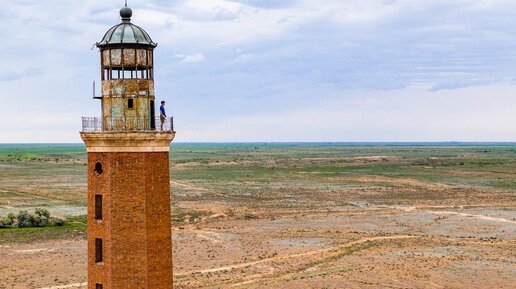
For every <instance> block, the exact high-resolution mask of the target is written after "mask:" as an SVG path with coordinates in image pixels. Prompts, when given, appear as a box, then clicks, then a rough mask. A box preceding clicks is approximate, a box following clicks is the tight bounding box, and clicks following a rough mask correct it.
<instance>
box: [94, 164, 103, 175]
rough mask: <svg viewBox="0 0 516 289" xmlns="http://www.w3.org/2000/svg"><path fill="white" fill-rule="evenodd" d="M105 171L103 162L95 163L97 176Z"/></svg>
mask: <svg viewBox="0 0 516 289" xmlns="http://www.w3.org/2000/svg"><path fill="white" fill-rule="evenodd" d="M103 172H104V171H103V170H102V164H101V163H99V162H97V163H96V164H95V173H96V174H97V176H100V175H101V174H102V173H103Z"/></svg>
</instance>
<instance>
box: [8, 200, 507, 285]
mask: <svg viewBox="0 0 516 289" xmlns="http://www.w3.org/2000/svg"><path fill="white" fill-rule="evenodd" d="M188 206H190V207H196V208H197V209H203V208H206V207H207V206H209V205H208V204H200V203H198V204H196V203H189V204H188ZM229 209H230V208H224V206H223V205H220V206H218V210H219V211H220V213H217V214H213V215H211V216H207V217H204V218H202V219H200V220H198V221H196V222H192V223H191V224H186V225H183V226H180V227H174V230H173V231H174V233H173V240H174V249H173V250H174V278H175V279H174V284H175V288H515V286H516V221H515V217H516V213H515V211H514V210H509V209H504V208H496V207H493V206H486V207H482V206H478V207H467V208H458V207H457V206H450V207H446V206H436V207H432V206H422V207H404V206H398V207H390V206H371V205H369V206H352V207H335V208H333V209H325V210H322V211H319V210H307V211H296V210H291V211H283V212H282V211H276V212H273V211H270V210H263V211H260V210H254V211H252V212H251V213H250V211H249V210H246V209H240V210H237V211H234V210H231V211H230V213H231V215H228V214H226V213H224V211H226V212H228V211H229ZM0 256H2V261H1V263H0V264H1V265H0V288H52V289H59V288H85V283H84V282H85V279H86V262H85V261H86V260H85V256H86V243H85V241H84V240H72V241H70V240H68V241H65V240H62V241H59V240H56V241H47V242H43V243H32V244H20V245H4V246H1V247H0Z"/></svg>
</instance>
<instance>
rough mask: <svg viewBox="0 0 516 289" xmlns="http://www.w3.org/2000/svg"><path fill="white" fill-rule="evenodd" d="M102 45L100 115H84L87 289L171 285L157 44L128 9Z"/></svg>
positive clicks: (168, 126)
mask: <svg viewBox="0 0 516 289" xmlns="http://www.w3.org/2000/svg"><path fill="white" fill-rule="evenodd" d="M120 16H121V19H122V22H121V23H120V24H118V25H116V26H114V27H112V28H111V29H109V30H108V31H107V33H106V34H105V36H104V38H103V39H102V41H101V42H99V43H97V47H98V48H99V49H100V54H101V57H100V63H101V80H102V95H101V96H99V97H95V98H96V99H100V100H101V104H102V116H101V117H100V118H97V117H91V118H90V117H83V120H82V122H83V124H82V125H83V129H82V131H81V138H82V139H83V141H84V143H85V144H86V148H87V152H88V166H87V168H88V289H161V288H163V289H165V288H166V289H171V288H172V238H171V221H170V218H171V216H170V214H171V210H170V182H169V148H170V143H171V141H172V140H173V139H174V136H175V132H174V130H173V124H172V118H167V119H165V120H164V121H163V120H162V119H160V117H157V118H156V117H155V111H156V110H155V105H156V104H155V95H154V65H153V51H154V48H156V46H157V45H156V43H154V42H153V41H152V39H151V38H150V36H149V35H148V34H147V32H145V31H144V30H143V29H142V28H140V27H138V26H136V25H134V24H132V23H131V16H132V10H131V9H130V8H129V7H127V4H126V6H125V7H123V8H122V9H121V10H120Z"/></svg>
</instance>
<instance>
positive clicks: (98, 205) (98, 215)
mask: <svg viewBox="0 0 516 289" xmlns="http://www.w3.org/2000/svg"><path fill="white" fill-rule="evenodd" d="M95 219H96V220H102V195H95Z"/></svg>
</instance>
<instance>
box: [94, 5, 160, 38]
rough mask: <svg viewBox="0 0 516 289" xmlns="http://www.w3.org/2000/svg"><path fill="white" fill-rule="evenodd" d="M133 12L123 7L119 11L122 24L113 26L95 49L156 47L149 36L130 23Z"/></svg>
mask: <svg viewBox="0 0 516 289" xmlns="http://www.w3.org/2000/svg"><path fill="white" fill-rule="evenodd" d="M132 15H133V11H132V10H131V8H129V7H127V6H125V7H123V8H122V9H120V17H122V23H120V24H118V25H115V26H113V27H111V29H109V30H108V31H107V32H106V34H105V35H104V38H102V40H101V41H100V42H98V43H97V47H99V48H101V47H106V46H115V45H116V46H118V45H120V44H122V45H123V44H132V45H144V46H152V47H156V46H157V44H156V43H154V42H153V41H152V39H151V38H150V36H149V34H148V33H147V32H145V30H143V29H142V28H141V27H139V26H137V25H134V24H132V23H131V16H132Z"/></svg>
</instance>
